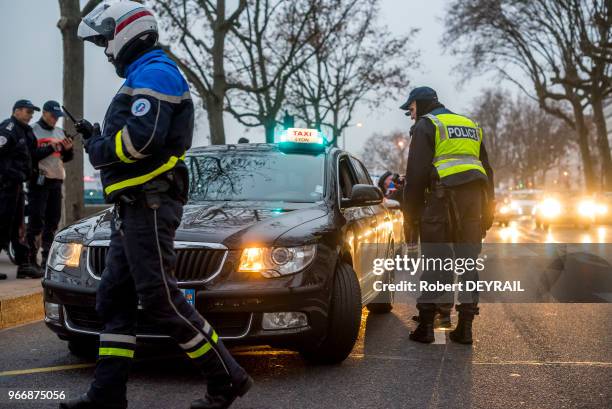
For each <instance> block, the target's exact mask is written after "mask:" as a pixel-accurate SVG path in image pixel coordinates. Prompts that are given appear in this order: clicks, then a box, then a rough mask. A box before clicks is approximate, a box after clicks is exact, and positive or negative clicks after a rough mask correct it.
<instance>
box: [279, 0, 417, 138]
mask: <svg viewBox="0 0 612 409" xmlns="http://www.w3.org/2000/svg"><path fill="white" fill-rule="evenodd" d="M352 4H353V8H352V9H351V10H350V13H349V15H348V16H347V18H346V20H345V21H344V22H343V24H341V25H340V26H339V28H338V29H337V30H335V31H333V32H332V33H331V35H330V37H329V38H325V39H322V38H319V37H315V39H314V40H313V42H312V43H311V46H312V47H313V48H314V51H315V55H314V58H313V60H312V61H309V63H308V64H303V65H301V66H299V67H298V68H299V70H298V72H297V76H296V79H295V81H293V83H292V86H291V96H290V100H291V102H292V105H293V107H294V109H295V110H296V111H297V113H298V117H299V118H300V119H302V120H303V121H304V122H306V123H308V124H314V125H315V126H320V125H324V126H327V127H329V128H330V129H331V133H332V137H333V138H332V141H333V143H334V144H335V143H336V141H337V139H338V137H339V136H340V135H341V134H342V132H343V131H344V130H345V129H346V128H348V127H349V126H351V121H352V116H353V112H354V110H355V107H356V106H357V104H358V103H360V102H365V103H367V104H368V106H369V108H370V109H375V108H376V107H378V106H380V101H384V100H386V99H387V98H389V97H390V96H393V95H394V93H395V92H397V91H398V90H401V89H405V88H406V87H408V84H409V81H408V76H407V72H408V70H409V69H411V68H415V67H417V66H418V64H417V63H416V60H417V57H418V53H417V52H414V51H412V50H411V49H410V48H409V47H408V46H407V44H408V38H409V36H410V35H413V34H414V33H415V32H416V30H410V34H409V35H406V36H400V37H392V36H391V34H390V33H389V32H388V30H387V29H386V28H385V27H380V26H378V25H377V24H376V23H377V19H378V13H379V10H378V1H377V0H357V1H354V2H352ZM315 24H316V22H313V25H315ZM323 41H325V42H323Z"/></svg>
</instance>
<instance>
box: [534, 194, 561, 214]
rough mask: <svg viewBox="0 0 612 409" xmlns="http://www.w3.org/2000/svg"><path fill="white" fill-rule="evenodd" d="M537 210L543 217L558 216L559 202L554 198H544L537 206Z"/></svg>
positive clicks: (559, 210) (559, 212) (559, 211)
mask: <svg viewBox="0 0 612 409" xmlns="http://www.w3.org/2000/svg"><path fill="white" fill-rule="evenodd" d="M538 210H539V212H540V214H541V215H542V216H543V217H547V218H554V217H558V216H559V215H560V214H561V203H559V201H558V200H556V199H545V200H544V201H543V202H542V203H540V205H539V206H538Z"/></svg>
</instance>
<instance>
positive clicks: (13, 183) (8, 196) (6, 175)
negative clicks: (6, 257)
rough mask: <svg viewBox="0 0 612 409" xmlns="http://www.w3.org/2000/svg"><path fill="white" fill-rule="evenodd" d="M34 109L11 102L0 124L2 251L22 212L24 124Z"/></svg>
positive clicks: (26, 166)
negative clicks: (10, 110) (10, 112)
mask: <svg viewBox="0 0 612 409" xmlns="http://www.w3.org/2000/svg"><path fill="white" fill-rule="evenodd" d="M34 111H40V108H38V107H36V106H34V104H32V102H30V101H28V100H25V99H21V100H19V101H17V102H15V104H14V105H13V114H12V115H11V117H10V118H9V119H6V120H4V121H2V123H0V249H4V250H8V248H9V242H10V241H11V236H12V235H13V233H14V230H15V229H18V228H19V225H20V224H21V221H20V220H19V217H18V213H19V208H20V207H21V213H23V182H25V180H26V179H27V178H28V176H29V175H30V166H31V162H30V153H29V150H28V142H27V140H28V138H27V133H28V132H31V131H32V130H31V128H30V126H29V125H28V124H29V123H30V121H31V120H32V116H33V115H34ZM19 261H20V262H25V260H19ZM18 264H19V263H18ZM0 279H1V280H6V274H1V273H0Z"/></svg>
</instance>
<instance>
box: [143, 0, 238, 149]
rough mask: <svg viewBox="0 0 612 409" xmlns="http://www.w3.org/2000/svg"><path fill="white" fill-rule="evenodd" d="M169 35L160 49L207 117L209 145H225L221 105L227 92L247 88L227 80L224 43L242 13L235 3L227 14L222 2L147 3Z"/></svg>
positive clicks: (160, 0) (181, 0) (175, 0)
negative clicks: (201, 104)
mask: <svg viewBox="0 0 612 409" xmlns="http://www.w3.org/2000/svg"><path fill="white" fill-rule="evenodd" d="M149 3H151V5H152V6H153V9H154V10H155V11H156V12H157V13H158V15H159V17H160V18H161V21H162V25H163V27H164V29H165V31H166V32H167V34H168V35H169V39H168V40H169V41H168V44H169V45H166V46H164V49H165V50H166V51H167V52H168V53H169V54H170V56H171V57H172V58H173V59H174V60H175V61H176V62H177V64H178V65H179V67H180V68H181V70H182V71H183V72H184V73H185V75H186V77H187V80H188V81H189V82H190V83H191V84H192V85H193V87H194V88H195V92H196V93H197V95H198V96H199V97H200V99H201V100H202V103H203V105H204V109H205V110H206V112H207V115H208V123H209V127H210V141H211V143H212V144H213V145H215V144H224V143H225V127H224V123H223V112H224V108H225V107H224V103H225V102H224V101H225V96H226V93H227V92H228V90H230V89H232V88H248V87H244V86H243V85H242V84H240V83H234V82H231V81H229V80H228V78H229V77H230V76H231V75H230V74H228V73H227V71H226V42H227V37H228V33H229V32H230V30H231V28H232V26H233V25H235V24H237V22H238V18H239V17H240V15H241V14H242V12H243V11H244V10H245V8H246V5H247V0H239V1H238V6H237V7H236V9H235V10H233V11H232V12H231V13H228V12H227V10H226V8H227V7H226V6H227V5H226V1H225V0H216V1H200V0H150V1H149Z"/></svg>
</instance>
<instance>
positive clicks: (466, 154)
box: [425, 114, 487, 182]
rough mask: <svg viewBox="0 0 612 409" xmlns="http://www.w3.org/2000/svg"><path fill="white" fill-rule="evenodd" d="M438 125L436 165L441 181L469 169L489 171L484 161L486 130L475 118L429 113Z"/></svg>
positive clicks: (485, 173)
mask: <svg viewBox="0 0 612 409" xmlns="http://www.w3.org/2000/svg"><path fill="white" fill-rule="evenodd" d="M425 118H428V119H429V120H430V121H431V122H432V123H433V124H434V127H435V128H436V137H435V153H434V159H433V165H434V167H435V168H436V171H437V172H438V176H439V177H440V181H442V182H443V181H444V178H446V177H448V176H451V175H456V174H458V173H462V172H466V171H469V170H477V171H479V172H482V173H483V174H484V175H485V176H486V175H487V172H486V171H485V169H484V167H483V166H482V162H480V159H479V158H480V145H481V144H482V129H481V128H480V126H478V124H477V123H476V122H474V121H472V120H471V119H469V118H467V117H465V116H462V115H457V114H439V115H433V114H427V115H425Z"/></svg>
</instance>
